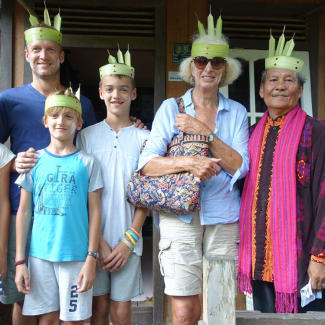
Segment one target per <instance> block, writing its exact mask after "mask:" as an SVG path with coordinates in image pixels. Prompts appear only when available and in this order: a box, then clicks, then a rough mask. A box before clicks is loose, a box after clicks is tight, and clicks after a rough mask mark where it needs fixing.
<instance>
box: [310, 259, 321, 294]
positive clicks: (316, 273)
mask: <svg viewBox="0 0 325 325" xmlns="http://www.w3.org/2000/svg"><path fill="white" fill-rule="evenodd" d="M308 275H309V278H310V280H311V288H312V290H314V291H319V290H324V289H325V264H323V263H318V262H315V261H310V262H309V266H308Z"/></svg>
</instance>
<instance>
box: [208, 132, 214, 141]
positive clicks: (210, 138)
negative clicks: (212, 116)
mask: <svg viewBox="0 0 325 325" xmlns="http://www.w3.org/2000/svg"><path fill="white" fill-rule="evenodd" d="M207 137H208V142H212V141H213V139H214V134H213V133H210V134H209V135H208V136H207Z"/></svg>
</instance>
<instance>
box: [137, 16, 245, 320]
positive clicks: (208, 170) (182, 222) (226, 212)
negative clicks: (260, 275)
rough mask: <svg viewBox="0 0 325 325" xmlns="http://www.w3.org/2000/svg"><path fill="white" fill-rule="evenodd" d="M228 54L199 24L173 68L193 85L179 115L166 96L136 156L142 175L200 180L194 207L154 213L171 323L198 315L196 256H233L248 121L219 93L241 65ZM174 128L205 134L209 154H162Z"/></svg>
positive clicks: (220, 38)
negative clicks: (180, 211) (175, 212)
mask: <svg viewBox="0 0 325 325" xmlns="http://www.w3.org/2000/svg"><path fill="white" fill-rule="evenodd" d="M211 17H212V16H211ZM210 19H211V18H210ZM219 19H221V18H219ZM212 20H213V19H212ZM208 22H209V19H208ZM199 24H201V23H199ZM201 25H202V24H201ZM212 25H213V23H212ZM199 26H200V25H199ZM202 29H203V31H202ZM199 30H200V28H199ZM211 30H212V32H211ZM228 55H229V46H228V43H227V41H226V40H225V38H224V37H223V36H222V35H221V31H220V30H219V31H218V29H217V31H216V30H215V29H214V27H212V28H211V26H210V25H209V24H208V34H207V35H206V33H205V31H204V28H203V27H202V28H201V33H200V35H199V36H198V37H197V38H196V39H195V40H194V42H193V45H192V52H191V57H189V58H187V59H185V60H184V61H183V62H182V63H181V65H180V75H181V77H182V78H183V80H184V81H186V82H188V83H190V84H191V85H193V88H191V89H189V90H188V91H187V92H186V93H185V94H184V95H183V96H182V97H181V98H182V100H183V103H184V109H185V113H186V114H183V113H179V111H178V106H177V103H176V100H175V98H169V99H167V100H165V101H164V102H163V103H162V105H161V107H160V108H159V110H158V111H157V113H156V116H155V119H154V122H153V125H152V131H151V134H150V137H149V140H148V142H147V145H146V147H145V149H144V151H143V152H142V154H141V155H140V159H139V166H138V167H139V168H140V169H141V171H142V173H143V174H144V175H149V176H161V175H166V174H171V173H177V172H182V171H189V172H191V173H193V174H194V175H195V176H197V177H200V178H201V179H202V182H201V187H200V196H201V210H200V211H199V212H196V213H189V214H186V215H172V214H168V213H160V215H159V227H160V243H159V249H160V253H159V262H160V266H161V271H162V274H163V276H164V281H165V293H166V294H167V295H169V296H171V302H172V313H173V324H174V325H194V324H197V322H198V320H199V319H200V315H201V304H200V300H199V294H200V293H201V291H202V259H203V258H202V257H203V254H204V255H206V256H207V255H209V256H216V255H229V256H230V255H231V256H237V242H238V219H239V205H240V195H239V190H238V187H237V184H236V182H237V180H238V179H241V178H243V177H244V176H245V175H246V173H247V171H248V167H249V161H248V153H247V144H248V124H247V113H246V109H245V107H243V106H242V105H241V104H239V103H237V102H235V101H233V100H230V99H227V98H225V97H224V96H223V95H222V94H220V92H219V88H220V87H222V86H225V85H229V84H231V83H232V82H233V81H234V80H235V79H236V78H237V77H238V76H239V74H240V70H241V69H240V63H239V62H238V61H237V60H235V59H231V58H229V56H228ZM180 131H183V132H185V133H190V134H201V135H205V136H207V137H208V139H209V151H210V155H209V157H185V156H184V157H174V158H167V157H164V155H165V153H166V151H167V145H168V143H169V142H170V141H171V139H172V137H173V136H174V135H175V134H178V133H179V132H180ZM219 159H220V160H219Z"/></svg>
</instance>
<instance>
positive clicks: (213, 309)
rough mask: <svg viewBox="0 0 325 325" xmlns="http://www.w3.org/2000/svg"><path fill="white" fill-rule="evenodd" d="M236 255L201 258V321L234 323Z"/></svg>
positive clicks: (221, 323) (211, 323) (208, 324)
mask: <svg viewBox="0 0 325 325" xmlns="http://www.w3.org/2000/svg"><path fill="white" fill-rule="evenodd" d="M236 259H237V258H236V257H231V256H216V257H207V258H204V259H203V323H204V324H207V325H213V324H218V325H235V324H236V313H235V310H236V302H235V297H236V276H235V275H236Z"/></svg>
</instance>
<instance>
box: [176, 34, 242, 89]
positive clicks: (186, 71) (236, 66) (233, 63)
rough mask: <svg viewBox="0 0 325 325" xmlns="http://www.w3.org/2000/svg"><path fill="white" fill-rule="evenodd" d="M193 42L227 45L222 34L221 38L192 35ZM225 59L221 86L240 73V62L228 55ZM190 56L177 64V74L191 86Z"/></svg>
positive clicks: (231, 80) (192, 83)
mask: <svg viewBox="0 0 325 325" xmlns="http://www.w3.org/2000/svg"><path fill="white" fill-rule="evenodd" d="M193 43H199V44H225V45H228V41H227V39H226V37H225V36H224V35H222V37H221V39H220V38H216V37H215V36H209V35H204V36H199V35H198V34H196V35H194V37H193ZM225 60H226V61H227V65H226V71H225V75H224V76H223V78H222V79H221V81H220V85H219V87H223V86H226V85H230V84H232V83H233V82H234V81H235V80H236V79H237V78H238V77H239V75H240V74H241V64H240V62H239V61H238V60H237V59H233V58H230V57H227V58H225ZM192 61H193V58H192V57H188V58H186V59H184V60H183V61H182V62H181V64H180V66H179V75H180V77H181V78H182V79H183V80H184V81H185V82H187V83H189V84H191V85H192V86H194V85H195V80H194V78H193V75H192Z"/></svg>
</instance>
